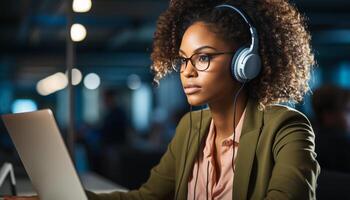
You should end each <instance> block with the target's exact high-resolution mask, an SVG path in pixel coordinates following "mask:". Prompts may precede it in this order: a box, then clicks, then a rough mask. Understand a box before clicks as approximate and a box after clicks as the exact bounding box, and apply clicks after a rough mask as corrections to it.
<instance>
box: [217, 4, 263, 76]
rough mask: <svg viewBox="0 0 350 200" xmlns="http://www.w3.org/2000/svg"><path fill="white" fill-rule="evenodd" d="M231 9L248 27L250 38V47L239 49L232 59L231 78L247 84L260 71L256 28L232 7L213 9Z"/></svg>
mask: <svg viewBox="0 0 350 200" xmlns="http://www.w3.org/2000/svg"><path fill="white" fill-rule="evenodd" d="M225 8H228V9H231V10H233V11H235V12H237V13H238V14H239V15H241V16H242V18H243V19H244V21H245V22H246V23H247V24H248V25H249V31H250V34H251V36H252V39H251V41H252V43H251V44H250V46H249V47H248V46H243V47H241V48H239V49H238V50H237V51H236V53H235V55H234V56H233V58H232V62H231V73H232V76H233V77H234V78H235V79H236V80H237V81H239V82H247V81H250V80H252V79H254V78H255V77H257V76H258V74H259V72H260V70H261V59H260V56H259V52H258V46H259V40H258V33H257V31H256V28H255V27H254V26H253V24H252V20H250V18H249V17H248V15H247V14H244V12H243V11H242V10H240V9H238V8H236V7H234V6H231V5H228V4H222V5H218V6H216V7H215V9H225Z"/></svg>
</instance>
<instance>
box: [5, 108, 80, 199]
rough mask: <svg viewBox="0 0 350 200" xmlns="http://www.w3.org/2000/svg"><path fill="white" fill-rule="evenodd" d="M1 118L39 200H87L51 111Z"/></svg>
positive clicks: (10, 115)
mask: <svg viewBox="0 0 350 200" xmlns="http://www.w3.org/2000/svg"><path fill="white" fill-rule="evenodd" d="M2 119H3V121H4V123H5V126H6V128H7V130H8V132H9V134H10V136H11V138H12V141H13V143H14V144H15V147H16V149H17V152H18V154H19V156H20V158H21V160H22V162H23V165H24V167H25V169H26V171H27V173H28V175H29V177H30V179H31V181H32V184H33V186H34V188H35V189H36V191H37V193H38V195H39V197H40V199H41V200H87V197H86V194H85V192H84V189H83V187H82V184H81V182H80V180H79V177H78V175H77V173H76V171H75V168H74V165H73V162H72V160H71V158H70V156H69V154H68V151H67V148H66V146H65V144H64V142H63V139H62V137H61V134H60V131H59V129H58V127H57V124H56V121H55V119H54V116H53V114H52V111H51V110H49V109H45V110H39V111H35V112H27V113H18V114H8V115H2Z"/></svg>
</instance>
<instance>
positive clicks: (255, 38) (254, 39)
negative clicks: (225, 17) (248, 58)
mask: <svg viewBox="0 0 350 200" xmlns="http://www.w3.org/2000/svg"><path fill="white" fill-rule="evenodd" d="M215 8H216V9H222V8H228V9H231V10H234V11H235V12H236V13H238V14H239V15H240V16H241V17H242V18H243V20H244V21H245V22H246V23H247V24H248V26H249V31H250V34H251V39H252V43H251V44H250V50H251V51H253V52H257V51H258V46H259V40H258V33H257V31H256V28H255V27H254V25H253V21H252V20H251V18H250V17H249V16H248V15H247V14H246V13H245V12H244V11H243V10H241V9H238V8H237V7H234V6H232V5H228V4H221V5H218V6H215Z"/></svg>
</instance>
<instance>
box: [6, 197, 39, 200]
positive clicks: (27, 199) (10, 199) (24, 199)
mask: <svg viewBox="0 0 350 200" xmlns="http://www.w3.org/2000/svg"><path fill="white" fill-rule="evenodd" d="M4 200H39V197H38V196H31V197H17V196H5V197H4Z"/></svg>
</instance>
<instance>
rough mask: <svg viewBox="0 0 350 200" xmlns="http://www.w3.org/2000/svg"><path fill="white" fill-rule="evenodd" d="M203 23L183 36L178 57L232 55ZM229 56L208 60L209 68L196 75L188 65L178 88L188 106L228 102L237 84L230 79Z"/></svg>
mask: <svg viewBox="0 0 350 200" xmlns="http://www.w3.org/2000/svg"><path fill="white" fill-rule="evenodd" d="M211 29H212V26H209V25H207V24H205V23H203V22H196V23H194V24H193V25H191V26H190V27H189V28H188V29H187V30H186V31H185V33H184V35H183V37H182V41H181V45H180V50H179V56H181V57H184V58H189V57H191V56H192V55H193V54H194V53H204V54H205V53H208V54H210V53H217V52H232V51H234V47H233V45H232V44H228V43H227V41H224V40H223V39H221V38H220V37H218V36H217V34H215V33H214V32H213V31H212V30H211ZM232 56H233V54H221V55H217V56H214V57H211V59H210V65H209V68H208V69H207V70H205V71H197V70H196V69H195V68H194V66H193V65H192V63H191V62H187V66H186V68H185V70H184V71H183V72H182V73H181V74H180V77H181V82H182V86H183V88H184V91H185V94H186V96H187V101H188V103H189V104H191V105H194V106H198V105H204V104H209V105H210V104H215V103H219V104H220V102H222V101H225V100H226V101H227V100H232V99H233V96H234V91H235V90H236V88H237V86H238V83H237V81H235V80H234V79H233V78H232V76H231V71H230V63H231V59H232Z"/></svg>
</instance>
